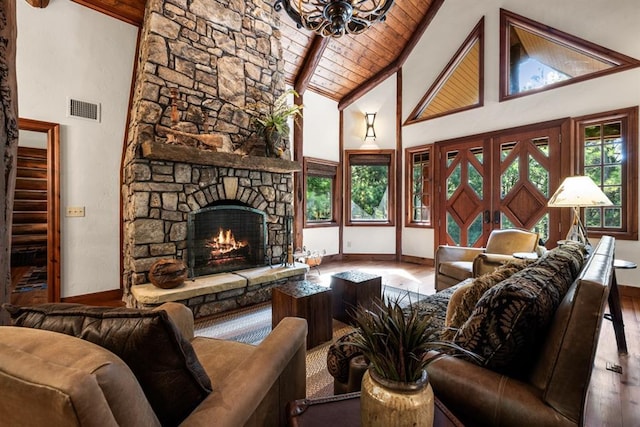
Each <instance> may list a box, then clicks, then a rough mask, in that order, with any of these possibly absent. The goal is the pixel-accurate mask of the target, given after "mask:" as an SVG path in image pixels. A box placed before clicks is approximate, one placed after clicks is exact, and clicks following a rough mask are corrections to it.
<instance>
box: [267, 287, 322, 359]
mask: <svg viewBox="0 0 640 427" xmlns="http://www.w3.org/2000/svg"><path fill="white" fill-rule="evenodd" d="M288 316H292V317H301V318H303V319H306V320H307V328H308V332H307V349H310V348H313V347H315V346H317V345H319V344H322V343H323V342H325V341H329V340H331V339H332V338H333V320H332V319H331V289H329V288H327V287H325V286H320V285H317V284H315V283H312V282H309V281H307V280H300V281H297V282H287V283H285V284H284V285H281V286H276V287H274V288H273V290H272V293H271V325H272V327H273V328H275V327H276V325H277V324H278V323H280V321H281V320H282V319H284V318H285V317H288Z"/></svg>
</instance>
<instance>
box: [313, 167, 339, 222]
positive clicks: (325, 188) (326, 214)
mask: <svg viewBox="0 0 640 427" xmlns="http://www.w3.org/2000/svg"><path fill="white" fill-rule="evenodd" d="M332 181H333V180H332V179H331V178H329V177H324V176H307V207H306V211H307V221H331V220H332V218H333V214H332V213H333V203H332V198H333V197H332V194H333V188H332V187H333V185H332Z"/></svg>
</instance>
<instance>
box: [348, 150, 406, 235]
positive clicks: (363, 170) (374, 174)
mask: <svg viewBox="0 0 640 427" xmlns="http://www.w3.org/2000/svg"><path fill="white" fill-rule="evenodd" d="M395 179H396V173H395V151H394V150H347V151H345V182H346V191H345V205H346V209H345V210H346V217H347V218H346V221H345V224H346V225H357V226H361V225H378V226H379V225H385V226H388V225H394V210H395V208H394V206H395V186H396V185H395Z"/></svg>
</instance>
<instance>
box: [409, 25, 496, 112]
mask: <svg viewBox="0 0 640 427" xmlns="http://www.w3.org/2000/svg"><path fill="white" fill-rule="evenodd" d="M483 35H484V17H483V18H482V19H481V20H480V22H478V25H476V27H475V28H474V29H473V31H472V32H471V34H470V35H469V37H467V39H466V40H465V42H464V44H463V45H462V46H460V48H459V49H458V51H457V52H456V54H455V56H454V57H453V58H452V59H451V61H449V64H448V65H447V66H446V67H445V69H444V70H443V71H442V73H440V75H439V76H438V78H437V79H436V81H435V82H434V83H433V85H431V87H430V88H429V90H428V91H427V93H425V95H424V96H423V97H422V99H421V100H420V102H419V103H418V105H417V106H416V108H415V109H414V110H413V112H412V113H411V114H410V115H409V118H408V119H407V121H406V123H405V124H411V123H417V122H421V121H423V120H429V119H433V118H435V117H441V116H445V115H447V114H452V113H457V112H459V111H464V110H469V109H472V108H477V107H481V106H482V105H483V103H484V96H483V94H484V88H483V71H484V37H483Z"/></svg>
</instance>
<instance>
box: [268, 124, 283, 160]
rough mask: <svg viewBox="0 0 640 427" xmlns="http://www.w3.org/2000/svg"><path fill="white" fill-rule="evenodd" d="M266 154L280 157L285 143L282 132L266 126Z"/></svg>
mask: <svg viewBox="0 0 640 427" xmlns="http://www.w3.org/2000/svg"><path fill="white" fill-rule="evenodd" d="M264 138H265V150H266V152H265V154H266V156H267V157H280V156H281V155H282V152H283V151H284V150H283V144H282V134H281V133H280V132H278V131H277V130H276V129H274V128H266V129H265V132H264Z"/></svg>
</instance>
